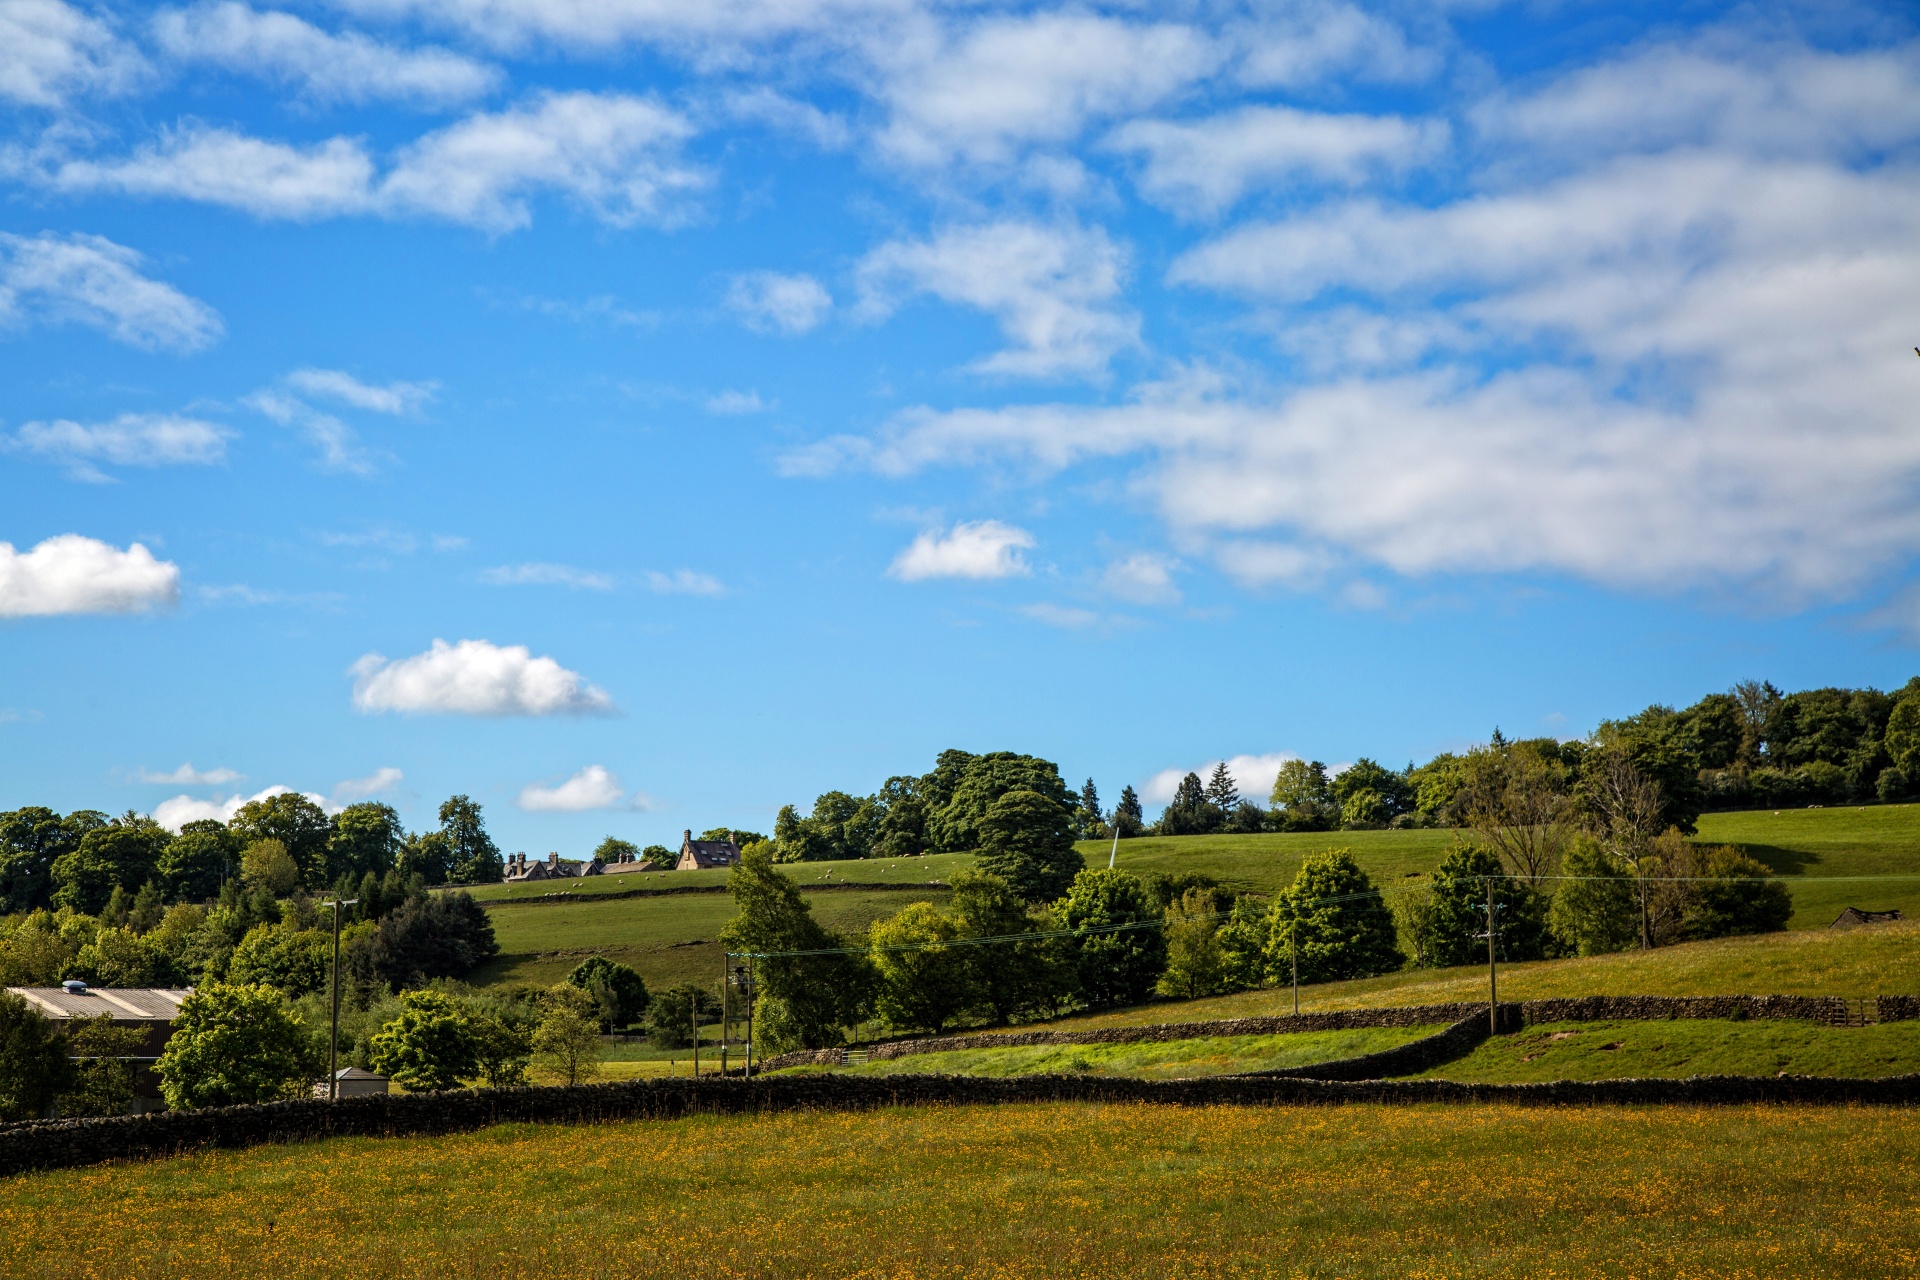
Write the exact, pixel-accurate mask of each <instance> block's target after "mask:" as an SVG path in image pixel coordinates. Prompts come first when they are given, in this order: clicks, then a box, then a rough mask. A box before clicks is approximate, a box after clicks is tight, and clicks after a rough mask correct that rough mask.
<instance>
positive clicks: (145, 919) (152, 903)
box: [127, 880, 167, 933]
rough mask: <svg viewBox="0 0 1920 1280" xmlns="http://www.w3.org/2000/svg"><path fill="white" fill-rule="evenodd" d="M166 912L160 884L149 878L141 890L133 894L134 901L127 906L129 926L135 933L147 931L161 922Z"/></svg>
mask: <svg viewBox="0 0 1920 1280" xmlns="http://www.w3.org/2000/svg"><path fill="white" fill-rule="evenodd" d="M166 912H167V908H166V904H165V901H164V900H163V899H162V898H161V896H160V886H159V885H157V884H155V883H154V882H153V881H151V880H149V881H147V882H146V883H145V884H143V885H141V886H140V892H138V893H136V894H134V895H133V902H132V904H131V905H130V906H129V907H128V908H127V927H128V928H129V929H131V930H133V931H134V932H135V933H147V932H149V931H151V930H152V929H153V927H154V926H155V925H157V924H159V923H160V919H161V917H162V916H164V915H166Z"/></svg>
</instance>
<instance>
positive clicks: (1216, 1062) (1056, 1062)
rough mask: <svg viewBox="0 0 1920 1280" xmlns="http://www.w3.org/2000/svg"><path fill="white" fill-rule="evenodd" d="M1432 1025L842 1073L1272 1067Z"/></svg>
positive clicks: (1008, 1055) (1014, 1052) (1347, 1053)
mask: <svg viewBox="0 0 1920 1280" xmlns="http://www.w3.org/2000/svg"><path fill="white" fill-rule="evenodd" d="M1438 1030H1440V1028H1439V1027H1367V1028H1363V1029H1360V1030H1354V1031H1308V1032H1298V1033H1295V1034H1293V1035H1280V1036H1233V1037H1212V1038H1204V1039H1195V1040H1169V1041H1165V1042H1164V1043H1159V1044H1063V1045H1017V1046H1013V1047H1010V1048H1006V1049H959V1050H955V1051H953V1052H951V1053H915V1054H909V1055H908V1056H906V1057H903V1058H887V1059H875V1060H873V1061H870V1062H865V1063H861V1064H858V1065H856V1066H850V1067H845V1068H841V1070H842V1071H844V1072H845V1073H846V1074H848V1075H869V1076H883V1075H884V1076H893V1075H915V1074H950V1075H963V1076H1024V1075H1037V1074H1040V1073H1043V1072H1049V1071H1051V1072H1062V1073H1073V1074H1080V1075H1096V1076H1140V1077H1142V1078H1144V1079H1148V1080H1173V1079H1185V1078H1187V1077H1190V1076H1217V1075H1223V1074H1226V1073H1228V1072H1238V1071H1273V1070H1277V1069H1279V1068H1281V1067H1304V1066H1307V1065H1308V1064H1310V1063H1315V1062H1332V1061H1334V1060H1335V1059H1337V1058H1357V1057H1359V1056H1360V1055H1361V1054H1363V1053H1378V1052H1380V1051H1381V1050H1383V1049H1392V1048H1394V1047H1396V1046H1398V1045H1403V1044H1405V1043H1406V1042H1407V1041H1409V1040H1418V1039H1419V1038H1420V1037H1422V1036H1427V1035H1432V1034H1433V1033H1434V1032H1435V1031H1438Z"/></svg>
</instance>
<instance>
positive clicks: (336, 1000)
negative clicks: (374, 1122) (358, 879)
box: [324, 898, 360, 1102]
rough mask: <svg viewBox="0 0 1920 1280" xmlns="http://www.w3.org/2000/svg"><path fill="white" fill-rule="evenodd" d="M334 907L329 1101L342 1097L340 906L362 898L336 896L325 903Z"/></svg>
mask: <svg viewBox="0 0 1920 1280" xmlns="http://www.w3.org/2000/svg"><path fill="white" fill-rule="evenodd" d="M324 905H326V906H330V907H332V908H333V1024H332V1027H331V1029H330V1030H329V1031H328V1033H327V1101H328V1102H337V1101H339V1099H340V908H342V907H357V906H359V905H360V899H358V898H348V899H347V900H346V901H344V902H342V901H341V900H340V899H338V898H335V899H333V900H332V901H330V902H328V903H326V904H324Z"/></svg>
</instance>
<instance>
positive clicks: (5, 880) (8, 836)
mask: <svg viewBox="0 0 1920 1280" xmlns="http://www.w3.org/2000/svg"><path fill="white" fill-rule="evenodd" d="M106 822H107V815H105V814H104V813H96V812H94V811H93V810H91V809H82V810H80V811H79V812H77V813H73V814H70V815H68V816H67V817H65V818H63V817H61V816H60V815H59V814H57V813H55V812H54V811H53V810H51V809H43V808H39V807H30V808H25V809H15V810H13V811H11V812H9V813H0V912H12V911H32V910H34V909H35V908H36V907H44V906H46V905H47V904H48V903H49V902H51V901H52V900H53V889H54V881H53V864H54V863H55V862H56V861H58V860H59V859H60V858H61V857H62V856H63V855H65V854H68V853H71V852H72V851H73V850H75V849H76V848H78V847H79V845H80V840H81V837H83V836H85V835H86V833H87V832H88V831H91V830H93V829H94V828H95V827H103V826H105V825H106Z"/></svg>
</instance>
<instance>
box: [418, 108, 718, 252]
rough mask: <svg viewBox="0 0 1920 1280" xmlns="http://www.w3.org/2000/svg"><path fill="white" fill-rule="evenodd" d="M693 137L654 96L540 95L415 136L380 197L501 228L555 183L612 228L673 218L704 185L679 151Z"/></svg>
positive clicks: (523, 220)
mask: <svg viewBox="0 0 1920 1280" xmlns="http://www.w3.org/2000/svg"><path fill="white" fill-rule="evenodd" d="M692 136H693V126H692V124H690V123H689V122H688V121H687V119H686V117H685V116H682V115H680V114H679V113H678V112H675V111H673V110H671V109H669V108H667V107H665V106H663V105H662V104H660V103H659V102H657V101H654V100H653V99H651V98H636V97H633V96H631V95H628V94H619V93H606V94H596V93H543V94H539V95H537V96H536V97H534V98H533V99H532V100H531V101H530V102H528V103H526V104H524V105H521V106H517V107H513V108H510V109H508V110H505V111H500V112H496V113H491V114H480V115H475V116H470V117H468V118H467V119H465V120H462V121H460V122H459V123H458V124H455V125H451V126H449V127H448V128H446V129H443V130H441V131H440V132H438V133H433V134H429V135H428V136H426V137H425V138H422V139H421V140H420V141H419V142H416V143H414V144H413V145H412V146H411V147H408V148H407V149H406V150H405V151H403V152H402V153H401V156H400V159H399V162H398V163H397V164H396V165H395V167H394V169H393V172H391V173H390V174H388V175H387V177H386V179H385V181H383V182H382V183H381V187H380V201H381V203H382V205H383V206H384V207H386V208H389V209H393V210H398V211H406V212H412V213H423V214H429V215H435V216H439V217H443V218H446V219H448V220H449V221H453V222H460V223H466V224H468V225H470V226H476V227H480V228H483V229H485V230H488V231H493V232H504V231H512V230H515V229H517V228H520V227H525V226H527V225H528V224H530V223H531V222H532V220H533V215H532V213H531V212H530V211H529V209H528V207H527V198H528V196H530V195H531V194H532V193H533V192H535V191H538V190H552V191H559V192H562V193H564V194H566V195H570V196H572V197H574V198H575V199H576V200H578V201H579V202H580V203H581V204H583V205H585V206H586V207H587V208H588V209H590V210H591V211H592V212H593V213H594V214H595V215H596V216H598V217H599V218H600V219H601V220H602V221H605V222H609V223H612V224H613V225H615V226H628V225H631V224H633V223H636V222H642V221H645V222H673V221H677V220H679V218H680V217H681V216H682V215H683V201H684V199H685V198H686V197H688V196H689V195H691V194H692V193H693V192H696V191H698V190H700V189H701V188H703V187H705V186H706V185H707V182H708V177H707V175H706V174H705V173H704V172H703V171H701V170H700V169H697V168H695V167H693V166H692V165H690V164H688V163H686V162H685V161H683V160H682V159H681V158H680V148H681V146H682V144H683V143H685V142H686V141H687V139H689V138H690V137H692Z"/></svg>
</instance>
